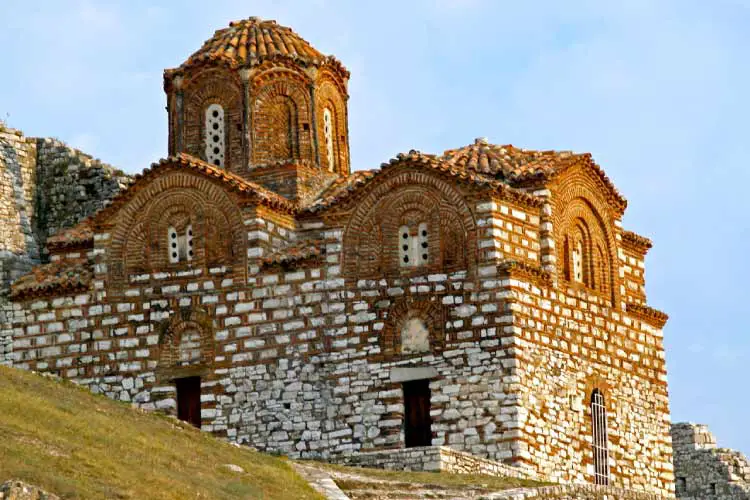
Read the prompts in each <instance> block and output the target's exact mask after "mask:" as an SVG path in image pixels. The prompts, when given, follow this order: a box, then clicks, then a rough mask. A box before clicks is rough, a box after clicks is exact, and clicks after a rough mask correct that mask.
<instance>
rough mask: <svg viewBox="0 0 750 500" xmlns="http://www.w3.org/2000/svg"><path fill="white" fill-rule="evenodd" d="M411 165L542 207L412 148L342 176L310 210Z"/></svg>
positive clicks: (495, 182)
mask: <svg viewBox="0 0 750 500" xmlns="http://www.w3.org/2000/svg"><path fill="white" fill-rule="evenodd" d="M405 164H407V165H410V166H413V167H417V168H427V169H431V170H434V171H438V172H441V173H443V174H446V175H449V176H451V177H452V178H454V179H457V180H459V181H462V182H466V183H469V184H473V185H479V186H485V187H488V188H491V189H495V190H498V191H502V192H503V194H505V195H506V196H508V197H510V198H512V199H515V200H516V201H518V202H519V203H523V204H526V205H531V206H534V207H536V206H541V204H542V201H541V200H540V199H539V198H537V197H535V196H533V195H530V194H528V193H525V192H523V191H520V190H517V189H514V188H513V187H510V186H508V185H507V183H504V182H502V181H499V180H496V179H493V178H492V177H490V176H486V175H482V174H479V173H477V172H476V171H474V170H472V169H470V168H464V167H461V166H456V165H453V164H451V163H449V162H447V161H444V160H443V159H441V158H440V157H437V156H435V155H432V154H427V153H422V152H420V151H415V150H411V151H409V152H408V153H401V154H399V155H397V156H396V157H395V158H392V159H391V160H390V161H389V162H388V163H383V164H382V165H381V167H380V170H362V171H356V172H353V173H352V174H351V175H350V176H348V177H345V178H343V179H340V180H339V181H337V182H335V183H334V184H332V185H331V186H330V187H329V188H328V189H326V191H324V192H323V194H322V195H321V197H320V198H318V200H316V201H315V202H314V203H313V204H311V205H310V206H309V207H308V208H307V209H306V211H307V212H310V213H315V212H319V211H321V210H323V209H325V208H327V207H329V206H332V205H335V204H337V203H339V202H342V201H344V200H346V199H349V198H350V197H353V196H354V195H355V194H357V193H358V192H359V190H360V189H361V188H362V187H363V186H365V185H367V184H369V183H370V181H371V180H372V179H373V178H374V177H376V176H379V175H382V174H383V173H385V172H387V171H388V170H390V169H392V168H394V167H397V166H400V165H405Z"/></svg>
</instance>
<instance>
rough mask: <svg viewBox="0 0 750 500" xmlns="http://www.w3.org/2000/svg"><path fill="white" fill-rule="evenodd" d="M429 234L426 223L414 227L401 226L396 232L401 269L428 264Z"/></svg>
mask: <svg viewBox="0 0 750 500" xmlns="http://www.w3.org/2000/svg"><path fill="white" fill-rule="evenodd" d="M429 241H430V240H429V232H428V228H427V223H426V222H422V223H420V224H419V225H418V226H417V228H416V231H414V227H413V226H412V227H409V226H406V225H404V226H401V227H400V228H399V230H398V245H399V248H398V252H399V264H400V265H401V267H418V266H423V265H425V264H427V263H428V262H429V259H430V248H429Z"/></svg>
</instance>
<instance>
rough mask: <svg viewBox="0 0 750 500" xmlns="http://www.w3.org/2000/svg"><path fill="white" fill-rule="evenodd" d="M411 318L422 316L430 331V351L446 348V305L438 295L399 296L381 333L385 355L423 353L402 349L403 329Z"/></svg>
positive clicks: (421, 318) (436, 351) (382, 348)
mask: <svg viewBox="0 0 750 500" xmlns="http://www.w3.org/2000/svg"><path fill="white" fill-rule="evenodd" d="M411 319H418V320H421V321H422V322H423V323H424V325H425V327H426V328H427V331H428V332H429V346H430V349H429V352H424V353H422V354H430V353H432V354H435V353H439V352H442V351H443V349H444V348H445V321H446V314H445V308H444V307H443V306H442V304H440V302H439V300H438V299H436V298H434V297H433V298H432V299H429V298H425V299H414V298H412V297H403V298H400V299H398V300H397V301H396V302H395V303H394V304H393V305H392V306H391V308H390V309H389V310H388V316H387V318H386V321H385V326H384V327H383V330H382V332H381V334H380V349H381V352H382V353H383V355H384V356H386V357H394V356H409V355H412V354H414V355H419V354H420V353H418V352H415V353H407V352H404V351H403V350H402V348H403V339H402V329H403V327H404V325H405V323H406V322H407V321H409V320H411Z"/></svg>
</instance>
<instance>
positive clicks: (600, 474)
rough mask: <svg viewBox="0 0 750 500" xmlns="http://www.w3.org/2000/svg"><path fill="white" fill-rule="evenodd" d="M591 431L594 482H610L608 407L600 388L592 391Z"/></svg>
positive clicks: (606, 483) (602, 483) (603, 483)
mask: <svg viewBox="0 0 750 500" xmlns="http://www.w3.org/2000/svg"><path fill="white" fill-rule="evenodd" d="M591 432H592V437H593V440H592V443H593V452H594V484H601V485H608V484H609V446H608V438H607V407H606V406H605V404H604V395H603V394H602V393H601V391H600V390H599V389H594V392H593V393H591Z"/></svg>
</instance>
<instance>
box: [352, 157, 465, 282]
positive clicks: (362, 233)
mask: <svg viewBox="0 0 750 500" xmlns="http://www.w3.org/2000/svg"><path fill="white" fill-rule="evenodd" d="M420 210H421V211H422V213H424V214H425V217H426V219H427V221H429V222H430V223H431V224H434V226H433V227H434V228H436V230H431V231H430V234H431V235H432V234H435V235H437V234H440V235H441V237H442V235H443V234H446V229H447V230H449V231H451V230H452V231H455V228H456V227H460V228H461V229H460V230H459V232H458V234H459V235H460V236H462V237H463V240H464V244H463V247H464V248H466V253H465V262H464V263H465V268H466V269H472V268H473V266H474V264H475V262H476V247H477V239H476V238H477V236H476V223H475V221H474V215H473V213H472V211H471V209H470V208H469V206H468V204H467V203H466V200H465V199H464V197H463V195H462V193H461V192H460V191H459V190H458V189H456V187H454V186H453V185H451V184H450V183H449V182H446V181H445V180H444V179H442V178H441V177H439V176H438V175H436V174H434V173H431V172H427V171H425V170H423V169H418V168H413V167H412V168H405V169H397V168H394V169H393V170H392V172H389V173H388V174H385V175H383V176H381V177H379V178H378V179H376V180H374V181H373V183H372V185H371V186H370V187H369V190H368V191H367V192H366V193H364V194H363V195H362V197H361V198H360V201H359V202H358V203H357V204H356V206H355V207H354V208H353V213H352V215H351V217H350V218H349V221H348V224H347V227H346V229H345V232H344V245H343V250H342V252H343V255H342V260H343V269H344V272H345V275H346V276H347V277H349V278H353V279H356V278H361V277H376V276H379V275H382V274H392V275H401V274H412V273H414V272H418V273H429V272H444V271H445V268H444V266H443V262H442V258H443V257H444V255H445V254H444V253H443V250H442V249H443V245H444V244H443V242H440V246H438V245H432V244H431V245H430V259H429V262H430V263H429V264H428V265H426V266H423V267H419V268H416V269H415V270H413V271H410V270H408V269H404V268H401V267H400V266H398V246H397V244H396V243H395V241H397V236H396V232H397V231H398V227H399V225H400V220H401V217H402V215H403V214H405V213H407V212H409V211H420ZM446 214H453V217H451V218H450V219H449V220H450V221H451V224H453V225H452V226H451V227H450V228H446V227H445V224H444V223H443V220H442V217H444V216H446ZM391 241H393V242H394V243H391Z"/></svg>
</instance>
